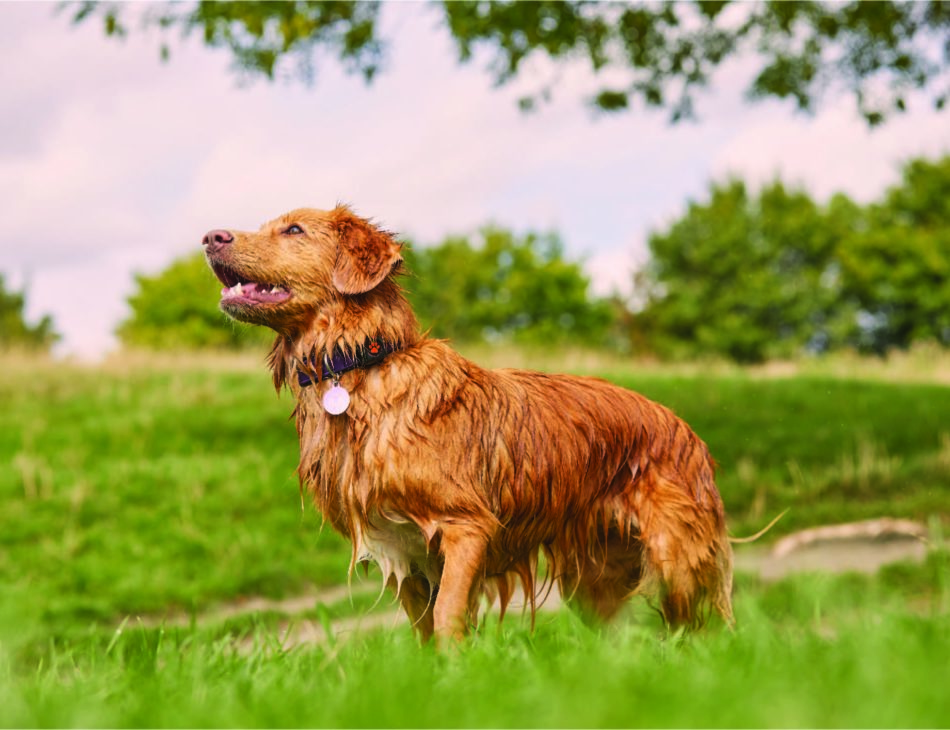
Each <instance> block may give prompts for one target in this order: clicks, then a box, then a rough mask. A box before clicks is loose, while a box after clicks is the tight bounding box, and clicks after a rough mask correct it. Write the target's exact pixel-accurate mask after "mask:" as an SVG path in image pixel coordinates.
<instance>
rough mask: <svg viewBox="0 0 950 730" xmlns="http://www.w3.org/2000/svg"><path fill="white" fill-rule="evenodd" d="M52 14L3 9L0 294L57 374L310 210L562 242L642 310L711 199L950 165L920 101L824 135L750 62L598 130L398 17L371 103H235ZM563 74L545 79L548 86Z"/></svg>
mask: <svg viewBox="0 0 950 730" xmlns="http://www.w3.org/2000/svg"><path fill="white" fill-rule="evenodd" d="M55 9H56V8H55V5H53V4H49V3H46V4H41V3H35V4H34V3H12V4H11V3H0V68H2V69H3V73H2V77H0V79H2V80H0V272H3V273H4V274H5V275H6V276H7V279H8V281H9V282H12V283H13V284H14V285H16V286H21V285H23V284H24V283H25V284H28V286H29V308H28V313H29V315H30V316H31V317H34V318H35V317H38V316H39V315H41V314H43V313H49V314H52V315H53V317H54V320H55V322H56V325H57V327H58V329H59V330H60V331H61V332H62V333H63V334H64V336H65V340H64V343H63V345H62V347H61V352H62V353H65V354H74V355H78V356H80V357H84V358H95V357H98V356H101V355H102V354H104V353H105V352H107V351H108V350H109V349H110V348H112V347H114V346H115V340H114V338H113V334H112V332H113V329H114V328H115V325H116V324H117V323H118V322H119V321H120V320H121V319H122V318H123V317H124V316H125V314H126V312H127V310H126V305H125V299H126V297H127V296H128V295H129V293H130V292H131V289H132V284H133V279H132V276H133V273H134V272H148V273H152V272H155V271H158V270H160V269H161V268H163V267H164V266H166V265H167V264H168V263H169V262H170V261H171V260H173V259H174V258H176V257H178V256H181V255H183V254H187V253H189V252H191V251H194V250H196V249H197V248H199V246H200V241H201V237H202V235H203V234H204V232H205V231H207V230H208V229H210V228H217V227H226V228H239V229H248V228H256V227H257V226H259V225H260V224H261V223H263V222H264V221H266V220H268V219H270V218H272V217H274V216H275V215H277V214H279V213H281V212H283V211H285V210H288V209H290V208H294V207H297V206H314V207H324V208H325V207H330V206H332V205H333V204H334V203H335V202H336V201H338V200H343V201H348V202H350V203H351V204H352V205H353V206H354V207H355V209H356V210H357V211H358V212H360V213H363V214H365V215H369V216H372V217H374V218H376V219H377V220H379V221H381V222H383V223H384V224H385V225H386V226H387V227H388V228H391V229H394V230H397V231H400V232H402V233H404V234H405V235H407V236H409V237H411V238H413V239H414V240H416V241H420V242H436V241H438V240H439V239H440V238H441V237H442V236H444V235H446V234H448V233H456V232H467V231H471V230H473V229H475V228H477V227H478V226H479V225H481V224H483V223H486V222H489V221H492V222H496V223H499V224H503V225H507V226H510V227H513V228H515V229H517V230H526V229H531V228H533V229H545V230H548V229H556V230H558V231H560V232H561V234H562V235H563V237H564V239H565V243H566V246H567V249H568V252H569V254H570V255H571V256H574V257H578V258H580V257H583V258H584V259H585V261H586V264H585V265H586V266H587V269H588V271H589V272H590V274H591V276H592V278H593V281H594V284H595V287H596V288H597V290H598V291H601V292H609V291H610V290H611V289H612V288H614V287H619V288H621V289H627V288H628V286H629V285H628V282H629V279H630V272H631V270H632V267H633V266H634V265H635V263H636V262H638V261H642V260H643V258H644V248H645V241H646V237H647V235H648V233H649V231H650V230H652V229H656V228H658V227H661V226H663V225H665V224H667V223H669V222H670V221H671V220H672V219H673V218H674V217H676V216H677V215H679V214H680V213H681V212H682V211H683V210H684V208H685V205H686V202H687V201H688V200H689V199H697V198H701V197H702V196H703V195H704V192H705V190H706V189H707V187H708V184H709V182H710V180H718V179H722V178H724V177H725V176H727V175H729V174H736V175H739V176H741V177H743V178H745V179H747V180H751V181H753V182H762V181H766V180H769V179H772V178H773V177H775V176H781V177H782V179H784V180H786V181H788V182H793V183H797V184H801V185H804V186H805V187H807V188H808V189H809V190H810V191H811V192H812V193H813V194H814V195H815V196H817V197H819V198H826V197H827V196H829V195H830V194H831V193H833V192H835V191H838V190H841V191H844V192H847V193H849V194H850V195H852V196H854V197H856V198H858V199H859V200H869V199H871V198H873V197H875V196H877V195H878V194H879V193H880V192H881V191H882V190H883V189H884V188H885V187H887V186H888V185H890V184H893V183H894V182H895V181H896V180H897V176H898V169H899V166H900V163H901V161H903V160H905V159H907V158H908V157H912V156H915V155H926V156H935V155H938V154H942V153H947V152H950V119H948V117H947V116H946V115H940V114H937V113H935V112H932V111H930V110H929V107H928V106H927V104H925V103H924V102H923V101H922V100H918V101H917V103H916V104H913V105H912V107H911V112H910V113H909V114H906V115H904V116H903V117H902V118H900V119H896V120H895V121H893V122H891V123H889V124H887V125H886V126H885V127H884V128H883V129H880V130H875V131H869V130H868V129H867V128H866V127H865V126H864V124H863V122H861V121H860V120H859V119H858V118H857V117H856V114H855V113H854V111H853V109H852V106H853V102H852V100H851V99H850V98H842V99H840V100H835V99H832V100H829V102H828V103H826V104H825V106H824V107H823V108H822V111H821V113H820V114H819V115H818V116H816V117H814V118H809V117H806V116H802V115H799V114H795V113H793V111H792V110H791V107H790V106H789V105H787V104H784V103H781V102H767V103H759V104H756V105H749V104H746V103H745V102H744V101H743V95H742V90H743V89H744V88H745V85H746V83H747V81H748V78H749V73H750V70H751V68H752V66H751V65H750V64H749V63H748V62H746V61H739V62H736V63H733V64H732V65H730V66H729V67H727V68H726V69H724V73H722V74H721V75H720V76H718V77H717V78H716V80H715V82H714V86H713V89H712V91H711V92H709V93H707V94H705V95H704V96H703V97H702V98H701V101H700V105H699V111H700V114H701V121H700V122H699V123H696V124H681V125H678V126H676V127H669V126H668V125H667V124H666V117H665V114H664V113H662V112H660V113H656V114H652V113H635V114H624V115H618V116H611V117H602V116H601V117H598V116H595V115H593V114H592V113H591V112H590V111H589V110H588V109H587V108H585V107H584V106H583V105H582V104H581V103H580V99H581V97H582V95H583V94H584V93H585V92H588V91H590V90H592V89H593V88H594V85H593V83H592V81H591V79H590V77H589V76H588V75H587V74H586V73H585V72H584V71H583V69H581V68H573V69H566V70H564V71H563V72H562V74H561V80H560V82H559V85H558V86H557V88H556V90H555V101H554V102H553V103H552V104H550V105H548V106H545V107H544V108H543V109H542V110H541V111H540V112H538V113H535V114H529V115H525V114H522V113H520V112H519V111H518V110H517V106H516V104H515V100H516V99H517V98H518V96H519V95H520V94H521V93H522V91H524V90H525V89H526V88H528V87H529V86H530V81H531V79H528V80H527V81H526V82H525V85H522V86H520V87H519V86H513V87H511V88H508V87H505V88H502V89H495V88H493V85H492V81H491V78H490V76H489V75H488V74H487V73H485V72H484V68H485V59H476V61H475V63H473V64H469V65H466V66H458V65H457V64H456V63H455V52H454V49H453V47H452V45H451V41H450V39H449V37H448V34H447V33H446V32H444V31H443V30H442V29H440V27H439V17H438V15H437V14H436V13H434V12H433V11H432V10H431V9H430V8H427V7H426V6H424V5H421V4H398V5H389V6H386V7H385V9H384V17H383V22H384V28H385V29H386V30H385V33H386V35H387V37H389V38H391V39H392V43H391V45H390V47H389V54H388V62H387V64H386V69H385V72H384V73H382V74H381V75H380V76H379V77H378V78H377V80H376V81H375V82H374V83H373V85H372V86H370V87H367V86H366V85H365V84H363V82H362V80H361V79H359V78H357V77H352V76H346V75H345V74H343V73H342V72H341V71H340V70H339V69H338V68H337V67H336V66H335V65H333V64H323V65H322V66H321V68H320V69H319V70H318V76H317V79H316V82H315V85H314V86H313V87H312V88H306V87H303V86H301V85H300V84H289V83H276V84H267V83H264V82H253V83H250V84H247V83H244V84H242V83H240V82H239V79H238V78H237V77H236V76H235V75H234V74H232V73H231V72H230V71H229V63H230V59H229V57H228V56H227V54H226V53H225V52H223V51H211V50H209V49H206V48H204V47H202V46H201V45H200V44H199V43H198V42H197V39H195V40H193V41H189V42H186V43H184V44H178V45H175V46H173V53H172V58H171V60H170V61H169V62H168V63H164V64H163V63H161V62H160V61H159V60H158V39H157V37H155V36H143V35H140V34H133V35H132V36H131V37H130V38H129V39H128V40H126V41H124V42H119V41H115V40H112V39H109V40H107V39H106V38H105V37H104V36H103V34H102V31H101V30H100V27H99V26H98V25H97V24H95V23H89V24H86V25H82V26H79V27H74V26H71V25H70V23H69V22H68V20H67V18H66V17H65V16H63V15H57V14H56V13H55ZM549 71H550V69H547V68H545V67H544V64H537V65H536V66H535V68H534V73H536V74H538V76H537V78H536V79H535V81H536V82H537V81H538V80H539V79H541V78H546V73H547V72H549Z"/></svg>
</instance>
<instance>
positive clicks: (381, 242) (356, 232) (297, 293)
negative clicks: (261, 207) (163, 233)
mask: <svg viewBox="0 0 950 730" xmlns="http://www.w3.org/2000/svg"><path fill="white" fill-rule="evenodd" d="M202 243H203V245H204V247H205V256H206V257H207V259H208V263H209V264H210V266H211V268H212V269H213V270H214V273H215V275H216V276H217V277H218V279H220V280H221V283H222V284H224V286H225V288H224V289H223V290H222V292H221V309H222V310H223V311H224V312H225V313H226V314H228V315H229V316H231V317H233V318H234V319H237V320H241V321H242V322H250V323H252V324H263V325H266V326H268V327H271V328H272V329H275V330H277V331H278V332H289V331H292V330H293V329H295V328H299V327H305V326H306V325H307V323H308V322H309V321H310V320H311V319H312V317H313V315H314V313H316V312H317V311H319V310H320V309H322V308H323V307H325V306H326V305H327V304H328V303H329V302H330V301H333V300H335V299H338V298H340V297H353V296H357V295H362V294H366V293H367V292H370V291H372V290H373V289H375V288H376V287H378V286H379V285H380V284H381V283H382V282H383V281H384V280H385V279H386V278H387V277H388V276H389V275H390V274H391V273H392V272H393V271H394V270H395V269H396V268H397V267H398V265H399V263H400V262H401V261H402V256H400V250H401V248H402V247H401V245H400V244H399V243H398V242H397V241H396V240H395V239H394V238H393V237H392V235H391V234H389V233H387V232H386V231H383V230H380V229H379V228H377V227H376V226H374V225H373V224H372V223H370V222H369V221H367V220H365V219H363V218H360V217H358V216H356V215H355V214H354V213H353V212H352V211H351V210H349V208H346V207H344V206H338V207H336V208H334V209H333V210H329V211H324V210H312V209H309V208H301V209H299V210H294V211H291V212H290V213H286V214H285V215H282V216H280V217H279V218H276V219H274V220H272V221H271V222H269V223H265V224H264V225H263V226H261V228H260V230H259V231H257V232H255V233H247V232H243V231H232V230H214V231H209V232H208V234H207V235H205V237H204V240H203V241H202Z"/></svg>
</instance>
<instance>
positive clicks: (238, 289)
mask: <svg viewBox="0 0 950 730" xmlns="http://www.w3.org/2000/svg"><path fill="white" fill-rule="evenodd" d="M231 293H232V294H234V295H235V296H241V294H242V293H243V292H242V290H241V282H238V283H237V284H235V285H234V286H233V287H231Z"/></svg>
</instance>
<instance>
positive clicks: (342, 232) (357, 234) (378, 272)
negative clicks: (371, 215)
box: [331, 206, 402, 294]
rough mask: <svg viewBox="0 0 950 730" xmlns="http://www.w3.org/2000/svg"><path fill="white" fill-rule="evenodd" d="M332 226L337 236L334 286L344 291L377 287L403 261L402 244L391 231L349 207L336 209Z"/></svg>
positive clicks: (366, 290) (343, 292) (332, 214)
mask: <svg viewBox="0 0 950 730" xmlns="http://www.w3.org/2000/svg"><path fill="white" fill-rule="evenodd" d="M331 226H332V227H333V232H334V233H335V234H336V238H337V255H336V264H335V266H334V267H333V286H334V287H336V289H337V291H339V292H340V293H341V294H362V293H364V292H368V291H369V290H370V289H374V288H375V287H377V286H379V284H380V282H382V280H383V279H385V278H386V277H387V276H388V275H389V274H390V272H392V271H393V269H395V268H396V266H397V265H398V264H399V262H401V261H402V256H400V255H399V251H400V250H401V249H402V246H401V245H400V244H399V243H397V242H396V241H395V240H394V239H393V237H392V236H391V235H390V234H389V233H387V232H385V231H381V230H380V229H378V228H377V227H376V226H374V225H373V224H372V223H369V222H368V221H365V220H363V219H362V218H359V217H357V216H355V215H353V213H352V212H350V210H349V209H348V208H345V207H343V206H340V207H337V208H335V209H334V210H333V212H332V213H331Z"/></svg>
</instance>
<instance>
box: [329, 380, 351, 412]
mask: <svg viewBox="0 0 950 730" xmlns="http://www.w3.org/2000/svg"><path fill="white" fill-rule="evenodd" d="M349 406H350V394H349V393H348V392H347V390H346V388H344V387H343V386H342V385H340V384H339V383H334V384H333V387H331V388H330V390H328V391H327V392H326V393H324V394H323V410H325V411H326V412H327V413H329V414H330V415H332V416H339V415H340V414H341V413H343V412H344V411H345V410H346V409H347V408H349Z"/></svg>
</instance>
